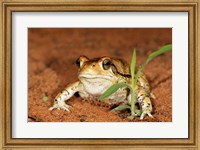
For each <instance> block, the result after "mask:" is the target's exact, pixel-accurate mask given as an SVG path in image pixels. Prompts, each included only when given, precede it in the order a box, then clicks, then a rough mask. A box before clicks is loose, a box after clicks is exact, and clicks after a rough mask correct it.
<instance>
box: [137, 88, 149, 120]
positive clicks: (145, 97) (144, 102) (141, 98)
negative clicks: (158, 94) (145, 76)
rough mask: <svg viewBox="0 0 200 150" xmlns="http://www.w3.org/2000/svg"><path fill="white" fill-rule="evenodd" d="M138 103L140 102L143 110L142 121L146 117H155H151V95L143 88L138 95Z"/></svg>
mask: <svg viewBox="0 0 200 150" xmlns="http://www.w3.org/2000/svg"><path fill="white" fill-rule="evenodd" d="M137 102H139V104H140V107H141V109H142V114H141V116H140V119H141V120H142V119H143V118H144V117H145V116H146V115H148V116H149V117H151V118H153V116H152V115H151V112H152V104H151V100H150V95H149V94H148V93H147V92H146V91H145V90H144V89H143V88H140V89H139V92H138V94H137Z"/></svg>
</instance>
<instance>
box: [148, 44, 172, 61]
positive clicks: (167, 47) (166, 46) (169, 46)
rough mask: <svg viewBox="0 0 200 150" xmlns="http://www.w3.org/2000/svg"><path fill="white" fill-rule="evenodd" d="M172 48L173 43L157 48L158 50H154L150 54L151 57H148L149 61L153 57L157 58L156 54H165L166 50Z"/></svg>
mask: <svg viewBox="0 0 200 150" xmlns="http://www.w3.org/2000/svg"><path fill="white" fill-rule="evenodd" d="M171 49H172V44H169V45H165V46H163V47H161V48H160V49H159V50H157V51H155V52H153V53H151V54H150V55H149V57H148V62H149V61H150V60H152V59H153V58H155V57H156V56H158V55H161V54H163V53H166V52H168V51H171Z"/></svg>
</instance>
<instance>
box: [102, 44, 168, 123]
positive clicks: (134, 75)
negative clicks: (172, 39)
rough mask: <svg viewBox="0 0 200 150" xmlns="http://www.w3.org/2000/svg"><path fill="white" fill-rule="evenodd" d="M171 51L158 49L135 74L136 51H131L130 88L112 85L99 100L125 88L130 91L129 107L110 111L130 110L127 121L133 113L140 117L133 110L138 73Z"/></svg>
mask: <svg viewBox="0 0 200 150" xmlns="http://www.w3.org/2000/svg"><path fill="white" fill-rule="evenodd" d="M171 49H172V45H171V44H169V45H165V46H163V47H162V48H160V49H159V50H156V51H155V52H153V53H151V54H150V55H149V56H148V58H147V59H146V60H145V61H144V62H143V63H142V64H141V65H140V66H139V68H138V70H137V72H136V73H135V65H136V50H135V49H134V51H133V56H132V59H131V65H130V71H131V79H132V80H131V86H130V85H128V84H126V83H116V84H113V85H112V86H111V87H110V88H109V89H108V90H106V91H105V92H104V93H103V94H102V95H101V96H100V97H99V100H103V99H105V98H108V97H109V96H110V95H112V94H113V93H115V92H116V91H117V90H118V89H119V88H123V87H127V88H129V89H130V92H131V106H129V105H125V104H124V105H120V106H118V107H116V108H114V109H113V110H112V111H115V110H123V109H130V110H131V116H129V117H128V118H129V119H131V120H132V119H133V118H134V116H135V113H136V114H137V115H138V116H140V115H141V111H140V110H135V94H134V93H135V85H136V83H137V79H138V77H139V75H140V73H141V72H142V70H143V68H144V67H145V66H146V65H147V64H148V63H149V62H150V61H151V60H152V59H153V58H155V57H157V56H159V55H161V54H164V53H166V52H168V51H171Z"/></svg>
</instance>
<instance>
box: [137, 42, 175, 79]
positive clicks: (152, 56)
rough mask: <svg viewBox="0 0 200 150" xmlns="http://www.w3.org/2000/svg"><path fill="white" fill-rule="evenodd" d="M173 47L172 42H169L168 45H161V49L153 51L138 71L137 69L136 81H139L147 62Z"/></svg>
mask: <svg viewBox="0 0 200 150" xmlns="http://www.w3.org/2000/svg"><path fill="white" fill-rule="evenodd" d="M171 49H172V44H168V45H165V46H163V47H161V48H160V49H159V50H157V51H155V52H153V53H151V54H150V55H149V57H148V58H147V59H146V60H145V61H144V62H143V63H142V65H140V66H139V68H138V71H137V73H136V76H135V82H137V79H138V76H139V75H140V73H141V72H142V70H143V68H144V66H145V65H146V64H148V62H150V61H151V60H152V59H153V58H155V57H157V56H158V55H161V54H164V53H166V52H168V51H170V50H171Z"/></svg>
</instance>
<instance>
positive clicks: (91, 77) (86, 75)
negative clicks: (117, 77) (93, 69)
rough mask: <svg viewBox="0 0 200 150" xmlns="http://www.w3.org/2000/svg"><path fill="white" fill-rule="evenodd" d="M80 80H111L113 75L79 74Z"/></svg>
mask: <svg viewBox="0 0 200 150" xmlns="http://www.w3.org/2000/svg"><path fill="white" fill-rule="evenodd" d="M78 77H79V78H86V79H111V78H112V77H113V76H112V75H103V74H79V76H78Z"/></svg>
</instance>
